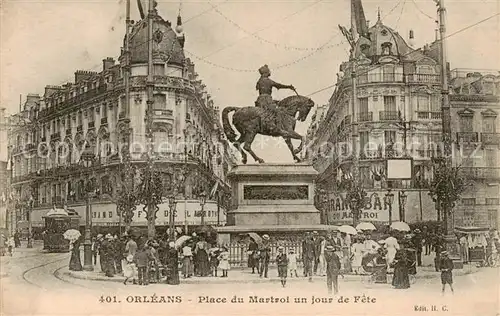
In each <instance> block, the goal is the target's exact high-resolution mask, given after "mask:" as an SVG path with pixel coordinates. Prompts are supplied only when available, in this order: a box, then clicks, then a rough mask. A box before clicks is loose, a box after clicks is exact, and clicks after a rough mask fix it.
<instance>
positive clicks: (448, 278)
mask: <svg viewBox="0 0 500 316" xmlns="http://www.w3.org/2000/svg"><path fill="white" fill-rule="evenodd" d="M439 269H440V270H441V284H442V285H443V287H442V289H441V292H442V294H443V295H444V290H445V286H446V284H449V285H450V289H451V293H452V294H453V293H454V292H453V274H452V273H451V271H452V270H453V261H452V260H451V259H450V258H449V257H448V252H447V251H443V252H441V260H440V265H439Z"/></svg>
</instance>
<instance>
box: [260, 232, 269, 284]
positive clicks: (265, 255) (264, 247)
mask: <svg viewBox="0 0 500 316" xmlns="http://www.w3.org/2000/svg"><path fill="white" fill-rule="evenodd" d="M259 253H260V255H259V257H260V268H259V271H260V277H261V278H262V275H264V277H265V278H267V270H268V268H269V258H270V256H271V249H270V247H269V236H268V235H263V236H262V244H261V245H260V248H259Z"/></svg>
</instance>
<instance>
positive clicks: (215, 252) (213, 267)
mask: <svg viewBox="0 0 500 316" xmlns="http://www.w3.org/2000/svg"><path fill="white" fill-rule="evenodd" d="M209 252H210V275H211V276H217V267H218V266H219V253H220V251H219V248H215V249H210V251H209Z"/></svg>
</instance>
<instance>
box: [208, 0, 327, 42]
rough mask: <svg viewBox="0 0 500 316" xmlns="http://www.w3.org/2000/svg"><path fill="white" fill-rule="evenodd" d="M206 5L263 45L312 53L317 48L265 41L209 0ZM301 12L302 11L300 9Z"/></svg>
mask: <svg viewBox="0 0 500 316" xmlns="http://www.w3.org/2000/svg"><path fill="white" fill-rule="evenodd" d="M322 1H323V0H318V1H316V2H313V4H317V3H319V2H322ZM208 3H209V4H210V6H212V8H213V9H214V11H215V12H217V14H219V15H220V16H221V17H223V18H224V19H225V20H226V21H227V22H229V23H230V24H232V25H233V26H235V27H236V28H238V29H239V30H241V31H242V32H244V33H246V34H248V35H249V36H252V37H254V38H255V39H257V40H259V41H261V42H264V43H267V44H271V45H273V46H275V47H281V48H284V49H286V50H298V51H310V50H312V51H314V50H316V49H317V48H318V47H296V46H289V45H286V44H281V43H276V42H273V41H270V40H267V39H265V38H263V37H261V36H259V35H257V33H258V32H250V31H248V30H247V29H245V28H243V27H242V26H241V25H239V24H238V23H236V22H235V21H234V20H232V19H231V18H229V17H228V16H227V15H225V14H224V13H223V12H222V11H221V10H219V9H218V8H216V7H215V6H214V5H213V4H212V3H211V1H210V0H209V1H208ZM301 10H303V9H301Z"/></svg>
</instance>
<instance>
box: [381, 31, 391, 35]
mask: <svg viewBox="0 0 500 316" xmlns="http://www.w3.org/2000/svg"><path fill="white" fill-rule="evenodd" d="M380 34H382V35H383V36H387V34H389V33H388V32H387V30H382V32H380Z"/></svg>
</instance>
